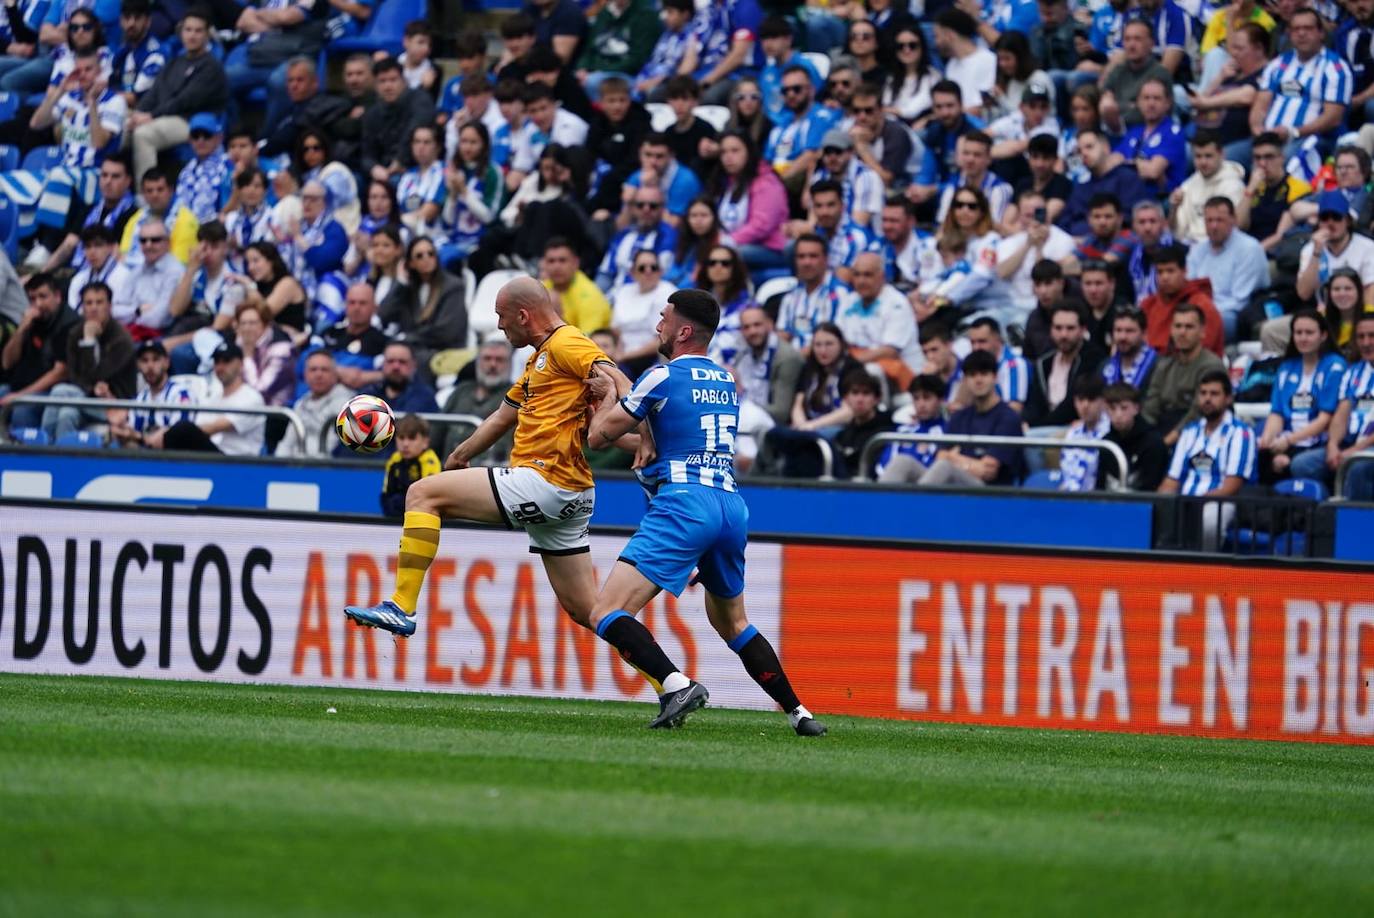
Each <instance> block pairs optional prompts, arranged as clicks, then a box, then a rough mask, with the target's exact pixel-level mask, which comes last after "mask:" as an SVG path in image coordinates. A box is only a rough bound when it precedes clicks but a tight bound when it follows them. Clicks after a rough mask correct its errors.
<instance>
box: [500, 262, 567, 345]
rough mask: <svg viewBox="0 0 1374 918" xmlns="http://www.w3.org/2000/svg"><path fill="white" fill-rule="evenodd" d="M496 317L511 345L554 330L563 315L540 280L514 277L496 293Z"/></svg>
mask: <svg viewBox="0 0 1374 918" xmlns="http://www.w3.org/2000/svg"><path fill="white" fill-rule="evenodd" d="M496 320H497V321H496V324H497V327H498V328H500V329H501V331H502V332H503V333H504V334H505V336H506V339H507V340H508V341H510V343H511V345H512V346H513V347H524V346H525V345H527V344H533V343H534V342H536V341H538V340H541V339H542V338H543V337H544V336H545V335H547V334H548V333H549V332H551V331H553V329H554V328H555V327H556V326H557V325H559V324H560V323H561V322H562V316H561V315H560V314H559V311H558V307H557V306H556V305H554V301H553V298H552V297H551V296H549V291H548V290H546V289H545V288H544V285H543V284H541V283H540V282H539V281H537V280H535V279H534V278H532V277H517V278H515V279H514V280H511V281H510V282H508V283H507V284H506V285H505V286H503V287H502V288H501V289H500V291H499V292H498V293H497V294H496Z"/></svg>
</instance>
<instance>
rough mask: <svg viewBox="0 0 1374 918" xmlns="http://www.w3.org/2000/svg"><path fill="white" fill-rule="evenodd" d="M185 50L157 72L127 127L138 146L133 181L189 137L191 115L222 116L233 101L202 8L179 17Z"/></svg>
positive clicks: (135, 147) (135, 152) (126, 124)
mask: <svg viewBox="0 0 1374 918" xmlns="http://www.w3.org/2000/svg"><path fill="white" fill-rule="evenodd" d="M180 35H181V44H182V48H183V49H184V50H183V52H182V54H181V55H180V56H179V57H177V58H174V59H173V60H172V62H171V63H170V64H168V65H167V67H166V69H165V70H163V71H162V72H161V73H159V74H158V75H157V79H156V80H154V81H153V87H152V89H149V90H148V91H147V92H146V93H145V94H144V95H143V98H141V99H139V100H138V110H137V111H136V112H134V113H133V114H131V115H129V118H128V120H127V121H126V122H125V127H126V129H127V130H128V132H129V142H130V145H131V146H132V147H133V152H134V183H135V187H137V184H138V181H139V180H140V179H141V178H142V177H143V173H145V172H147V171H148V170H149V169H151V168H153V166H155V165H157V154H158V152H159V151H161V150H166V149H170V148H171V147H175V146H179V145H181V144H183V143H186V142H187V141H188V140H189V139H190V138H191V127H190V123H189V122H190V119H191V116H192V115H194V114H196V113H197V112H211V113H213V114H215V115H218V116H220V117H223V115H224V106H225V104H226V103H227V102H228V101H229V79H228V77H226V76H225V75H224V67H222V66H221V65H220V62H219V61H217V60H215V56H214V55H213V54H211V53H210V23H209V21H208V20H207V19H206V18H205V14H204V13H202V12H199V11H193V12H189V13H187V14H186V15H185V16H183V17H182V20H181V31H180Z"/></svg>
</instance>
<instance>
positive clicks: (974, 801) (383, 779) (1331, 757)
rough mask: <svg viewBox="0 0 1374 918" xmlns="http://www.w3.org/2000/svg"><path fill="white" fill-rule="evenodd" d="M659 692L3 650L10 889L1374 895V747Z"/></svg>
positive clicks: (1206, 903)
mask: <svg viewBox="0 0 1374 918" xmlns="http://www.w3.org/2000/svg"><path fill="white" fill-rule="evenodd" d="M331 705H333V706H336V707H337V708H338V713H337V714H327V713H326V708H328V707H329V706H331ZM649 716H650V709H649V707H648V706H646V705H621V704H597V703H585V702H571V701H534V700H529V699H517V698H490V697H464V696H453V695H423V694H399V693H383V692H362V691H349V690H333V689H313V688H311V689H302V688H264V687H252V686H227V685H211V684H190V683H166V682H151V681H129V680H118V679H92V678H60V677H29V676H15V675H3V676H0V913H3V914H12V915H25V916H29V915H103V914H126V915H138V916H145V915H190V916H195V918H210V916H220V915H268V914H286V915H320V916H326V915H348V914H357V915H403V914H433V915H522V916H530V915H547V914H552V915H554V916H556V918H567V916H574V915H577V916H580V915H636V916H640V915H642V916H646V918H667V916H676V915H692V916H701V918H708V916H715V915H735V914H738V915H749V916H799V915H835V916H856V918H857V916H870V915H903V916H911V915H944V914H952V913H959V914H1018V915H1023V914H1072V915H1089V914H1091V915H1116V914H1161V915H1163V914H1169V915H1176V914H1197V915H1209V916H1210V915H1246V916H1251V915H1255V914H1325V915H1336V914H1340V915H1346V914H1352V915H1354V914H1366V915H1367V914H1371V912H1374V780H1372V779H1374V750H1371V749H1369V748H1354V747H1341V746H1317V745H1300V744H1291V745H1290V744H1278V743H1259V742H1222V741H1209V740H1192V739H1179V738H1163V737H1139V736H1117V735H1106V734H1093V733H1055V732H1049V731H1032V730H993V729H984V728H973V727H961V726H943V725H942V726H930V725H920V724H912V723H888V722H880V721H867V720H858V719H847V718H828V719H827V720H828V721H829V724H830V727H831V735H830V736H829V737H826V738H825V739H822V740H819V741H814V740H813V741H805V740H801V739H798V738H797V737H795V736H793V735H792V734H791V731H790V730H789V729H788V728H787V724H786V721H785V719H784V718H782V716H781V715H775V714H761V713H745V712H737V711H723V710H714V709H712V710H707V711H704V712H702V713H700V714H697V715H696V716H695V717H694V718H693V719H692V721H691V722H690V723H689V724H688V725H687V727H686V728H685V729H683V730H680V731H675V732H671V733H668V732H657V731H649V730H646V729H645V727H644V724H645V723H646V721H647V720H648V718H649Z"/></svg>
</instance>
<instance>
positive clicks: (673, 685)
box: [663, 672, 692, 695]
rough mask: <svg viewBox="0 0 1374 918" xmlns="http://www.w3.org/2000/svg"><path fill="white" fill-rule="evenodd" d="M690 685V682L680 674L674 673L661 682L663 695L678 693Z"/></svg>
mask: <svg viewBox="0 0 1374 918" xmlns="http://www.w3.org/2000/svg"><path fill="white" fill-rule="evenodd" d="M691 684H692V683H691V680H689V679H688V678H687V677H686V676H684V675H683V674H682V673H679V672H674V673H671V674H669V676H668V678H667V679H664V680H663V693H664V694H665V695H667V694H671V693H672V692H680V691H682V690H683V689H685V688H686V687H687V686H689V685H691Z"/></svg>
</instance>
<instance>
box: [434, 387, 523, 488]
mask: <svg viewBox="0 0 1374 918" xmlns="http://www.w3.org/2000/svg"><path fill="white" fill-rule="evenodd" d="M517 418H518V415H517V414H516V411H515V408H513V407H511V404H510V403H509V402H502V403H501V406H500V407H499V408H497V409H496V410H495V411H493V412H492V413H491V414H490V415H488V416H487V419H486V420H485V421H483V422H482V423H481V424H480V425H479V426H478V428H477V429H476V430H474V431H473V432H472V436H470V437H468V438H467V439H466V440H464V441H463V442H462V443H459V444H458V445H457V446H456V447H454V449H453V452H451V453H449V456H448V460H447V461H445V462H444V469H445V470H447V471H452V470H453V469H465V468H467V467H468V463H469V462H471V461H472V459H473V457H475V456H480V455H482V453H484V452H486V451H487V450H488V449H490V448H491V446H492V444H494V443H495V442H496V441H497V440H499V439H501V438H502V437H504V436H505V435H506V432H507V431H508V430H510V429H511V428H512V427H514V426H515V422H516V420H517Z"/></svg>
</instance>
